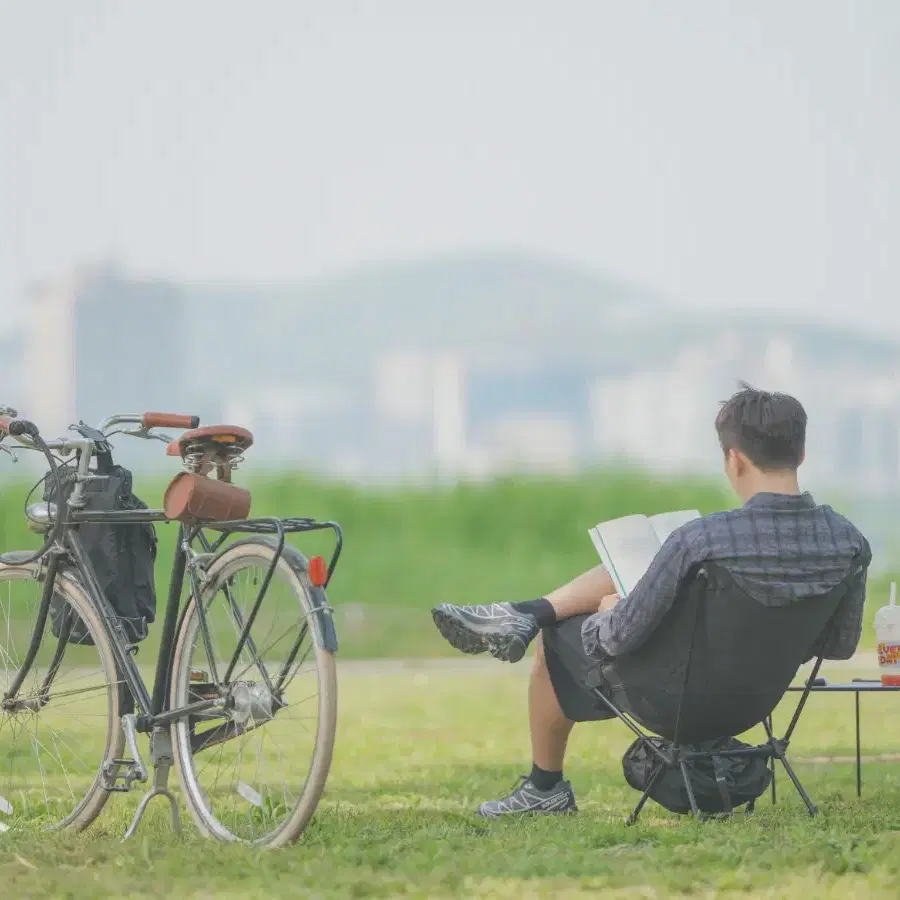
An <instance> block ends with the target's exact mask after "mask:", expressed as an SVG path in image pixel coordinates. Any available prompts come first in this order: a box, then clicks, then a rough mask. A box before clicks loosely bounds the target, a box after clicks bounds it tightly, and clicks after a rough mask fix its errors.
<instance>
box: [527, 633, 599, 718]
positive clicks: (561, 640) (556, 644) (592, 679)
mask: <svg viewBox="0 0 900 900" xmlns="http://www.w3.org/2000/svg"><path fill="white" fill-rule="evenodd" d="M586 618H587V616H573V617H572V618H571V619H565V620H564V621H562V622H559V623H557V624H556V625H553V626H551V627H549V628H544V629H543V630H542V632H541V634H542V640H543V642H544V658H545V659H546V660H547V670H548V671H549V672H550V681H551V683H552V684H553V690H554V691H555V692H556V699H557V700H559V705H560V707H562V711H563V714H564V715H565V717H566V718H567V719H571V720H572V721H573V722H596V721H599V720H601V719H612V718H614V717H615V714H614V713H613V712H612V711H611V710H610V709H609V707H608V706H606V705H605V704H604V703H603V701H602V700H601V699H599V698H598V697H597V695H596V693H595V690H596V688H595V686H596V687H599V688H600V690H602V691H603V692H604V693H608V686H607V684H606V682H605V681H604V679H603V676H602V675H601V674H600V669H599V663H598V662H597V660H596V659H593V658H592V657H590V656H588V655H587V654H586V653H585V652H584V645H583V644H582V641H581V625H582V623H583V622H584V620H585V619H586Z"/></svg>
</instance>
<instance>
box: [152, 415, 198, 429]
mask: <svg viewBox="0 0 900 900" xmlns="http://www.w3.org/2000/svg"><path fill="white" fill-rule="evenodd" d="M143 425H144V428H199V427H200V416H181V415H178V413H161V412H148V413H144V420H143Z"/></svg>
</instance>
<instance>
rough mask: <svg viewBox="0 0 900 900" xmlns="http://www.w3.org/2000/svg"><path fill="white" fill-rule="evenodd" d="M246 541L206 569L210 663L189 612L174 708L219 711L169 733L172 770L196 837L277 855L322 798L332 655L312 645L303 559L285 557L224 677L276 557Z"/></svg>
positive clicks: (330, 736) (267, 545)
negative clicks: (212, 701)
mask: <svg viewBox="0 0 900 900" xmlns="http://www.w3.org/2000/svg"><path fill="white" fill-rule="evenodd" d="M275 552H276V550H275V546H274V542H273V541H270V540H267V539H261V538H249V539H247V540H244V541H238V542H237V543H235V544H233V545H231V546H230V547H229V548H228V549H226V550H225V551H223V552H222V553H221V555H220V556H218V557H217V558H216V559H215V560H213V562H212V563H211V564H210V566H209V568H208V570H207V580H206V583H205V584H204V587H203V591H202V596H201V602H202V604H203V609H204V610H205V611H206V618H207V622H208V624H209V633H210V639H211V647H212V658H213V660H214V662H215V665H213V662H212V661H211V660H210V653H209V651H208V650H207V647H206V642H205V640H204V638H203V633H202V630H201V627H200V615H199V610H198V606H197V601H196V599H195V600H192V601H191V602H190V603H189V605H188V607H187V610H186V612H185V616H184V619H183V622H182V625H181V629H180V632H179V637H178V641H177V643H176V648H175V653H174V657H173V662H172V682H171V683H172V692H171V706H172V708H173V709H176V708H179V707H184V706H186V705H187V704H188V703H191V702H195V701H197V700H198V699H201V698H204V697H209V696H210V695H211V693H212V694H214V693H215V685H214V684H213V680H214V679H213V678H212V672H213V670H215V672H216V673H217V674H218V677H219V679H220V680H221V682H222V689H223V692H224V695H225V697H224V699H225V709H224V710H222V709H220V710H218V711H217V712H210V713H208V714H206V715H205V716H194V717H191V718H190V719H188V718H183V719H180V720H178V721H176V723H175V724H174V725H173V728H172V732H173V744H174V753H175V764H176V767H177V769H178V774H179V778H180V781H181V786H182V789H183V790H184V795H185V798H186V801H187V805H188V808H189V809H190V811H191V814H192V815H193V817H194V820H195V822H196V823H197V826H198V827H199V829H200V831H201V832H202V833H203V834H205V835H207V836H209V837H213V838H217V839H219V840H223V841H241V842H246V843H252V844H257V845H261V846H266V847H279V846H283V845H284V844H288V843H290V842H292V841H294V840H296V839H297V838H298V837H299V835H300V834H301V832H302V831H303V830H304V828H305V827H306V825H307V824H308V822H309V820H310V818H311V817H312V815H313V813H314V812H315V809H316V807H317V805H318V802H319V799H320V797H321V795H322V791H323V789H324V786H325V780H326V778H327V777H328V770H329V768H330V766H331V755H332V749H333V747H334V736H335V728H336V718H337V677H336V673H335V665H334V655H333V654H332V653H331V652H329V651H328V650H326V649H324V648H323V647H321V646H317V642H316V640H315V638H314V635H315V634H316V628H315V623H314V622H313V621H312V617H314V616H316V615H321V613H319V612H317V611H316V606H315V603H314V602H313V599H312V596H311V585H310V581H309V578H308V576H307V574H306V559H305V558H304V557H303V555H302V554H300V553H299V552H298V551H297V550H295V549H294V548H293V547H291V546H290V545H285V547H284V551H283V553H282V556H281V558H280V559H279V560H278V563H277V564H276V567H275V569H274V573H273V577H272V580H271V583H270V584H269V586H268V589H267V591H266V593H265V596H264V598H263V601H262V604H261V606H260V609H259V611H258V613H257V615H256V618H255V619H254V621H253V625H252V627H251V630H250V640H248V641H247V645H246V646H245V647H244V648H243V650H242V651H241V653H240V656H239V662H238V664H237V665H236V666H235V667H234V671H233V673H232V674H231V676H230V677H228V678H227V679H226V677H225V676H226V671H227V669H228V664H229V662H230V661H231V660H232V657H233V656H234V652H235V650H236V649H237V644H238V639H239V636H240V633H241V629H242V627H243V624H244V623H245V622H246V621H247V617H248V615H249V613H250V611H251V609H252V608H253V605H254V603H255V601H256V598H257V597H258V595H259V590H260V586H261V585H262V583H263V581H264V579H265V576H266V573H267V571H268V570H269V567H270V566H271V563H272V560H273V558H274V556H275Z"/></svg>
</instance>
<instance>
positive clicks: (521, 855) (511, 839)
mask: <svg viewBox="0 0 900 900" xmlns="http://www.w3.org/2000/svg"><path fill="white" fill-rule="evenodd" d="M480 663H481V661H480V660H466V659H462V660H461V662H460V664H459V665H450V664H446V666H445V667H444V668H436V667H434V666H433V665H432V666H430V667H424V666H423V667H421V668H418V669H417V668H407V669H398V668H396V667H394V668H392V667H390V666H385V667H384V669H383V670H382V669H378V668H373V667H371V666H366V665H365V664H352V663H346V664H344V666H343V667H341V669H340V671H339V677H340V686H341V702H340V709H341V712H340V724H339V730H338V742H337V751H336V755H335V759H334V764H333V767H332V772H331V777H330V779H329V782H328V788H327V795H326V797H325V799H324V801H323V802H322V804H321V806H320V808H319V812H318V813H317V815H316V817H315V818H314V820H313V823H312V825H311V826H310V828H309V829H308V830H307V832H306V834H305V835H304V836H303V838H302V839H301V841H300V842H299V843H298V844H296V845H295V846H293V847H291V848H288V849H286V850H282V851H277V852H274V853H273V852H269V853H260V852H258V851H254V850H252V849H248V848H245V847H235V846H222V845H217V844H212V843H209V842H206V841H202V840H201V839H200V838H198V837H196V836H195V834H194V833H193V831H192V828H191V827H190V826H188V827H187V833H186V836H185V838H184V839H183V840H178V839H177V838H175V837H174V836H173V835H172V834H171V832H170V830H169V825H168V821H167V819H166V817H165V816H166V814H165V809H164V807H163V806H159V807H155V808H154V807H151V812H150V813H149V814H148V818H147V819H146V821H145V824H144V826H143V830H142V831H141V832H139V834H138V836H137V837H136V838H135V839H134V840H133V842H131V843H127V844H123V843H120V842H119V838H120V836H121V834H122V832H123V831H124V829H125V827H126V825H127V821H128V814H129V812H130V810H132V809H133V808H134V805H135V803H136V799H137V798H136V797H135V796H134V795H127V796H125V795H122V796H115V797H113V799H112V801H111V802H110V804H109V805H108V806H107V809H106V811H105V812H104V814H103V816H102V817H101V819H100V820H99V821H98V822H97V823H96V824H95V825H94V826H93V828H92V829H91V830H90V831H88V832H86V833H84V834H82V835H72V834H57V835H50V836H46V835H41V836H37V835H25V836H16V837H12V836H11V834H7V835H5V836H4V837H3V839H2V840H0V884H2V885H3V888H2V889H0V896H3V897H11V898H13V897H15V898H20V897H21V898H32V897H34V898H58V897H59V898H61V897H65V898H70V900H89V898H91V900H92V898H97V897H128V898H138V897H172V896H177V897H179V898H182V900H194V898H197V900H199V898H210V897H217V898H238V897H240V898H245V900H256V898H275V897H278V898H281V897H317V898H323V900H329V898H347V897H398V896H400V897H434V898H441V897H491V898H531V897H562V898H575V897H588V896H595V895H596V894H597V893H598V892H601V891H602V893H603V896H604V897H613V898H626V897H629V898H633V897H637V898H656V897H667V896H673V895H690V896H697V897H722V898H726V897H741V898H748V900H749V898H763V897H766V898H791V900H793V898H797V900H801V898H802V900H809V898H849V897H854V898H866V897H872V898H875V897H877V898H895V897H896V896H897V895H898V891H897V883H898V878H900V834H898V831H900V762H870V763H868V764H867V765H866V766H865V771H864V784H863V790H864V792H863V798H862V800H861V801H859V800H857V799H856V795H855V787H854V785H855V775H854V769H853V766H852V765H850V764H849V763H847V762H840V761H839V762H833V763H830V764H821V763H815V762H802V761H801V762H799V763H798V765H797V768H798V772H799V773H800V776H801V778H803V780H804V782H805V783H806V786H807V788H808V789H809V790H810V792H811V793H812V795H813V798H814V799H815V800H816V801H817V802H818V804H819V806H820V808H821V811H822V812H821V815H820V817H819V818H818V819H816V820H809V819H808V818H807V817H806V814H805V811H804V810H803V809H802V807H801V806H800V803H799V800H798V799H796V797H795V796H794V795H793V794H792V793H791V792H789V790H788V784H787V779H786V778H785V777H783V775H782V776H780V777H779V781H778V787H779V802H778V805H777V806H776V807H774V808H773V807H772V806H771V804H770V802H769V800H768V799H766V800H764V801H761V802H760V805H759V807H758V810H757V813H756V815H755V816H753V817H752V818H749V819H748V818H745V817H744V816H743V815H738V816H737V817H736V818H735V819H734V820H732V821H729V822H709V823H705V824H696V823H693V822H691V821H689V820H688V819H685V818H682V817H678V816H673V815H670V814H668V813H665V812H664V811H663V810H661V809H660V808H659V807H656V806H654V805H653V804H650V805H649V806H648V807H647V809H646V810H645V813H644V817H643V818H642V820H641V822H640V823H639V824H638V825H637V826H636V827H634V828H630V829H629V828H625V827H624V825H623V824H622V819H623V815H624V813H625V811H626V810H627V809H628V808H630V806H629V805H630V804H633V803H634V801H635V800H636V798H637V794H636V793H635V792H634V791H632V790H631V789H630V788H628V787H627V786H626V785H625V783H624V781H623V778H622V773H621V762H620V759H621V755H622V753H623V752H624V750H625V749H626V747H627V746H628V744H629V742H630V737H629V734H628V733H627V731H626V730H625V729H624V727H622V726H621V725H618V724H617V723H604V724H596V725H592V726H582V728H581V730H580V731H579V730H576V732H575V734H574V736H573V739H572V745H571V751H570V761H569V765H568V767H567V775H568V777H570V778H571V780H572V781H573V784H574V787H575V789H576V792H577V795H578V801H579V805H580V808H581V809H580V813H579V814H578V815H577V816H573V817H568V818H565V819H558V818H547V819H534V820H530V821H519V822H485V821H482V820H479V819H477V818H476V817H474V816H473V814H472V811H473V809H474V808H475V807H476V806H477V804H478V803H479V802H480V801H481V800H483V799H486V798H489V797H493V796H497V795H498V794H499V792H503V791H505V789H506V788H508V787H509V786H510V785H511V784H512V783H513V782H514V780H515V779H516V776H517V775H519V774H520V773H521V772H523V771H525V770H526V769H527V764H528V760H529V753H528V749H527V748H528V736H527V735H528V733H527V726H526V721H525V715H524V710H525V707H524V696H525V690H526V682H527V666H526V665H524V664H519V665H517V666H501V665H500V664H499V663H494V664H492V661H489V662H487V664H485V665H481V664H480ZM376 673H377V676H378V677H373V675H375V674H376ZM840 674H841V676H845V675H848V674H849V673H845V672H843V671H842V672H841V673H840ZM786 715H787V709H785V711H784V712H781V713H779V715H777V716H776V724H778V722H779V721H780V722H781V723H782V724H783V723H784V721H785V719H786ZM863 721H864V726H865V730H864V735H865V739H866V744H865V752H866V753H867V754H877V753H886V752H891V751H896V749H897V746H898V743H900V714H898V713H897V712H896V708H895V707H894V706H893V701H892V700H891V698H866V699H865V700H864V719H863ZM852 748H853V714H852V703H851V701H850V699H849V697H824V696H820V697H815V698H813V699H812V700H811V705H810V708H809V709H808V711H807V713H805V714H804V719H803V722H802V725H801V727H800V729H799V731H798V733H797V735H796V738H795V742H794V745H793V747H792V752H793V755H794V757H795V758H796V759H802V758H805V757H823V756H830V755H835V756H844V755H846V756H850V755H851V754H852Z"/></svg>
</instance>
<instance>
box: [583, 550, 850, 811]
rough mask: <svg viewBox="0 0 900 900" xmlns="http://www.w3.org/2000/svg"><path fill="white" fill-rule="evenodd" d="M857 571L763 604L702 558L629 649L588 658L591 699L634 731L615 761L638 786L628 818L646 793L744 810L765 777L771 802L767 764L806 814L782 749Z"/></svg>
mask: <svg viewBox="0 0 900 900" xmlns="http://www.w3.org/2000/svg"><path fill="white" fill-rule="evenodd" d="M857 575H858V569H857V568H853V569H852V570H851V572H850V573H849V574H848V575H847V576H846V578H845V579H844V580H843V581H842V582H840V583H839V584H838V585H837V586H836V587H835V588H834V589H833V590H831V591H829V592H828V593H827V594H824V595H820V596H817V597H809V598H803V599H796V600H793V601H791V602H786V603H784V604H783V605H766V604H764V603H761V602H759V601H757V600H756V599H755V598H753V597H752V596H750V595H749V594H747V593H746V592H745V591H743V590H742V589H741V588H740V587H739V586H738V584H737V583H736V582H735V580H734V579H733V578H732V577H731V575H730V574H729V573H728V572H727V571H726V570H725V569H724V568H723V567H722V566H719V565H716V564H715V563H712V562H710V563H705V564H704V565H703V567H702V568H697V569H696V570H694V571H693V572H692V573H691V574H690V575H689V576H688V577H687V578H686V579H685V580H684V582H683V584H682V585H681V586H680V589H679V592H678V596H677V598H676V600H675V603H674V604H673V605H672V607H671V609H670V610H669V611H668V613H667V614H666V616H665V617H664V618H663V620H662V622H661V623H660V625H659V626H658V627H657V628H656V629H655V630H654V631H653V633H652V634H651V635H650V637H649V638H648V639H647V640H646V641H645V642H644V643H643V644H642V645H641V646H640V647H639V648H638V649H637V650H635V651H634V652H633V653H630V654H626V655H623V656H619V657H616V658H615V659H609V660H605V661H603V662H601V663H600V664H599V666H598V668H597V670H596V680H595V682H594V693H595V695H596V697H597V699H598V701H599V702H600V703H601V705H603V706H605V707H607V708H608V709H609V710H611V711H612V712H613V713H614V714H615V715H616V716H617V717H618V718H619V719H621V720H622V722H624V724H625V725H627V726H628V728H630V729H631V731H632V732H633V733H634V735H635V737H636V738H637V740H636V741H635V742H634V743H633V744H632V745H631V747H630V748H629V749H628V752H627V753H626V754H625V757H624V759H623V763H622V764H623V769H624V771H625V777H626V780H627V781H628V783H629V784H630V785H631V786H632V787H634V788H636V789H637V790H639V791H641V792H642V793H641V798H640V800H639V801H638V804H637V806H636V807H635V809H634V811H633V812H632V813H631V815H630V816H629V817H628V820H627V822H628V824H629V825H630V824H633V823H634V822H635V821H636V820H637V818H638V816H639V815H640V812H641V810H642V809H643V807H644V804H645V803H646V802H647V800H648V798H652V799H653V800H655V801H656V802H658V803H659V804H660V805H662V806H664V807H665V808H666V809H669V810H671V811H672V812H679V813H681V812H692V813H693V814H694V815H695V816H698V817H699V816H700V815H701V813H710V814H719V813H724V814H728V813H730V812H732V811H733V810H734V809H735V808H738V807H740V806H742V805H746V807H747V811H748V812H750V811H752V809H753V805H754V801H755V799H756V798H757V797H759V796H761V795H762V794H763V792H764V791H765V790H766V788H767V787H768V785H769V784H771V786H772V799H773V801H774V799H775V760H779V761H780V762H781V764H782V765H783V767H784V769H785V771H786V772H787V774H788V777H789V778H790V779H791V781H792V783H793V784H794V786H795V787H796V789H797V791H798V793H799V794H800V797H801V798H802V799H803V802H804V803H805V804H806V808H807V810H808V811H809V814H810V815H811V816H814V815H816V813H817V809H816V807H815V806H814V804H813V802H812V801H811V800H810V798H809V796H808V794H807V793H806V791H805V790H804V788H803V786H802V785H801V784H800V781H799V779H798V778H797V775H796V774H795V772H794V770H793V768H792V767H791V765H790V763H789V762H788V760H787V757H786V752H787V748H788V745H789V743H790V739H791V735H792V734H793V731H794V728H795V727H796V725H797V722H798V720H799V718H800V714H801V712H802V711H803V707H804V706H805V705H806V700H807V698H808V696H809V688H810V685H811V684H812V682H813V681H814V679H815V678H816V675H817V674H818V671H819V667H820V666H821V664H822V653H823V652H824V650H825V648H826V646H827V642H828V639H829V637H830V636H831V634H832V631H833V629H834V627H835V623H836V622H837V621H838V620H839V617H840V613H841V610H842V609H843V604H844V601H845V599H846V598H847V597H848V596H849V594H850V586H851V584H852V582H853V580H854V579H855V578H856V577H857ZM810 659H815V664H814V665H813V668H812V672H811V674H810V676H809V678H808V680H807V682H806V690H805V691H803V692H802V693H801V695H800V700H799V702H798V704H797V708H796V710H795V711H794V714H793V716H792V718H791V721H790V724H789V725H788V728H787V731H786V732H785V734H784V737H782V738H776V737H775V734H774V732H773V730H772V713H773V711H774V710H775V708H776V706H778V704H779V702H780V701H781V699H782V697H783V696H784V694H785V693H786V691H787V689H788V687H789V686H790V684H791V682H792V681H793V680H794V678H795V677H796V674H797V671H798V669H799V668H800V666H801V665H802V664H803V663H804V662H806V661H807V660H810ZM757 725H762V726H763V727H764V729H765V735H766V740H765V741H764V742H763V743H760V744H756V745H750V744H746V743H744V742H742V741H739V740H737V738H736V736H737V735H742V734H745V733H746V732H748V731H749V730H750V729H752V728H754V727H756V726H757ZM642 727H643V728H644V729H647V731H648V732H652V734H648V733H646V732H645V731H643V730H642ZM769 764H771V771H767V769H768V767H769ZM763 772H766V775H764V774H763Z"/></svg>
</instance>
